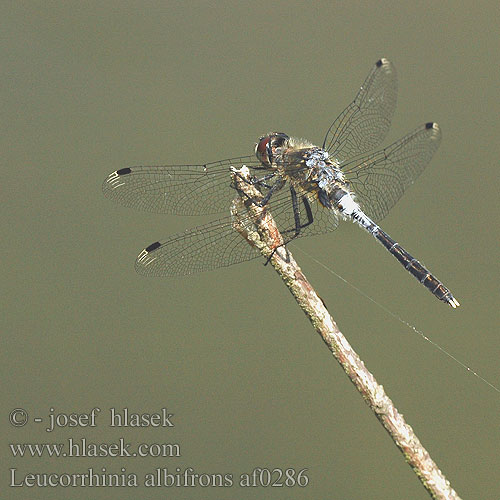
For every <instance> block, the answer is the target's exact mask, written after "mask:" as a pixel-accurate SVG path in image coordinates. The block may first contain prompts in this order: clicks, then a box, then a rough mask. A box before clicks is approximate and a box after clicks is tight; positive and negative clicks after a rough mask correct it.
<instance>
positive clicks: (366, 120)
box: [323, 59, 397, 164]
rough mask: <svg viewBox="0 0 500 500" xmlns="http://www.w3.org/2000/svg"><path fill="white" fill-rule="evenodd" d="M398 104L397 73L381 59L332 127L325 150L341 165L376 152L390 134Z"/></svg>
mask: <svg viewBox="0 0 500 500" xmlns="http://www.w3.org/2000/svg"><path fill="white" fill-rule="evenodd" d="M396 100H397V76H396V70H395V68H394V66H393V65H392V63H391V62H390V61H388V60H387V59H380V60H379V61H377V62H376V63H375V66H374V67H373V69H372V70H371V72H370V74H369V75H368V77H367V78H366V80H365V81H364V83H363V85H362V86H361V89H360V90H359V92H358V94H357V95H356V98H355V99H354V101H353V102H352V103H351V104H349V106H347V108H345V110H344V111H343V112H342V113H341V114H340V115H339V116H338V117H337V119H336V120H335V121H334V122H333V123H332V124H331V126H330V128H329V129H328V132H327V133H326V136H325V140H324V141H323V149H326V150H327V151H328V152H329V153H330V156H331V157H333V158H336V159H337V160H338V161H339V162H340V163H341V164H342V163H343V162H345V161H346V160H348V159H350V158H352V157H353V156H355V155H358V154H363V153H366V152H368V151H370V150H372V149H374V148H376V147H377V146H378V145H379V144H380V143H381V142H382V141H383V140H384V138H385V136H386V135H387V132H388V131H389V127H390V125H391V120H392V115H393V114H394V109H395V108H396Z"/></svg>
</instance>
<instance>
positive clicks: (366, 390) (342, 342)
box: [232, 167, 460, 500]
mask: <svg viewBox="0 0 500 500" xmlns="http://www.w3.org/2000/svg"><path fill="white" fill-rule="evenodd" d="M248 176H249V173H248V169H246V168H245V167H243V168H242V169H241V170H233V172H232V177H233V183H234V185H235V187H236V189H237V190H238V192H239V194H240V196H241V198H238V199H236V200H235V201H234V202H233V206H232V214H233V218H234V223H233V225H234V228H235V229H236V230H237V231H238V232H239V233H240V234H241V235H242V236H243V237H244V238H245V239H246V240H247V241H248V243H249V244H250V245H252V246H254V247H256V248H258V249H259V250H260V251H261V253H262V255H264V256H265V257H266V258H268V259H269V258H270V263H271V264H272V266H273V267H274V269H275V270H276V271H277V272H278V274H279V275H280V276H281V278H282V279H283V281H284V282H285V284H286V286H287V287H288V289H289V290H290V292H291V293H292V295H293V296H294V297H295V300H296V301H297V303H298V304H299V306H300V308H301V309H302V310H303V311H304V313H305V314H306V315H307V317H308V318H309V320H310V321H311V323H312V324H313V326H314V328H315V329H316V331H317V332H318V333H319V334H320V335H321V338H322V339H323V341H324V342H325V344H326V345H327V346H328V349H330V351H331V352H332V354H333V355H334V356H335V358H336V359H337V361H338V362H339V363H340V364H341V366H342V368H343V369H344V371H345V372H346V373H347V375H348V376H349V378H350V379H351V381H352V382H353V384H354V385H355V386H356V388H357V389H358V391H359V392H360V393H361V395H362V396H363V398H364V400H365V401H366V403H367V404H368V406H369V407H370V408H371V409H372V411H373V412H374V413H375V415H376V416H377V418H378V419H379V421H380V422H381V423H382V425H383V426H384V427H385V429H386V430H387V432H388V433H389V435H390V436H391V437H392V439H393V441H394V442H395V443H396V445H397V446H398V448H399V449H400V450H401V451H402V452H403V454H404V456H405V459H406V461H407V462H408V464H409V465H410V466H411V467H412V469H413V470H414V472H415V473H416V474H417V476H418V477H419V479H420V481H421V482H422V484H423V485H424V486H425V488H426V489H427V490H428V492H429V493H430V494H431V496H432V498H435V499H440V500H449V499H459V498H460V497H459V496H458V494H457V493H456V492H455V491H454V490H453V488H452V487H451V485H450V483H449V481H448V480H447V479H446V478H445V476H444V475H443V474H442V473H441V471H440V470H439V468H438V467H437V465H436V463H435V462H434V461H433V460H432V459H431V457H430V456H429V453H428V452H427V450H426V449H425V448H424V447H423V446H422V444H421V443H420V441H419V439H418V438H417V436H416V435H415V433H414V432H413V429H412V428H411V427H410V426H409V425H408V424H407V423H406V422H405V420H404V418H403V416H402V415H401V414H400V413H399V412H398V410H397V409H396V408H395V406H394V404H393V403H392V401H391V400H390V399H389V397H388V396H387V394H386V393H385V391H384V388H383V387H382V386H381V385H379V384H378V383H377V381H376V380H375V377H374V376H373V375H372V374H371V373H370V372H369V371H368V370H367V369H366V367H365V365H364V363H363V362H362V361H361V359H360V358H359V356H358V355H357V354H356V352H355V351H354V350H353V348H352V347H351V345H350V344H349V342H348V341H347V340H346V338H345V337H344V336H343V335H342V333H341V332H340V330H339V329H338V327H337V325H336V323H335V321H334V320H333V318H332V316H331V315H330V313H329V312H328V310H327V309H326V307H325V305H324V303H323V301H322V300H321V299H320V297H319V296H318V295H317V294H316V292H315V291H314V289H313V288H312V286H311V285H310V283H309V282H308V281H307V279H306V277H305V276H304V274H303V273H302V271H301V270H300V268H299V266H298V265H297V263H296V262H295V260H294V258H293V256H292V255H291V253H290V252H289V251H288V250H287V249H286V248H285V247H283V246H280V245H282V244H283V238H282V236H281V234H280V232H279V231H278V228H277V227H276V224H275V222H274V220H273V218H272V215H271V213H270V212H268V211H267V209H266V207H264V208H262V207H259V206H258V205H256V204H255V203H252V201H251V199H252V200H259V199H261V198H262V194H261V193H260V192H259V191H258V189H256V187H255V186H253V185H251V184H250V183H249V182H245V179H247V180H248V179H249V177H248ZM271 204H272V203H271Z"/></svg>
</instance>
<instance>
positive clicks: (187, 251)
mask: <svg viewBox="0 0 500 500" xmlns="http://www.w3.org/2000/svg"><path fill="white" fill-rule="evenodd" d="M234 193H236V191H234ZM234 197H235V196H234V195H233V198H234ZM229 204H230V202H229V203H228V202H227V200H226V209H228V211H229V206H228V205H229ZM266 206H267V207H268V210H270V213H271V215H272V216H273V217H274V219H275V221H276V224H277V226H278V228H279V229H280V231H281V232H282V235H283V238H284V239H285V242H286V241H290V240H291V239H292V238H293V237H294V235H295V218H294V214H293V209H292V202H291V195H290V190H289V188H288V186H284V187H283V188H282V189H281V190H280V191H278V192H277V193H275V194H274V195H273V196H272V198H271V200H270V202H269V204H268V205H266ZM311 210H312V213H313V217H314V223H313V224H310V225H308V226H307V227H304V228H302V229H301V230H300V233H299V237H302V236H310V235H313V234H318V233H323V232H326V231H333V230H334V229H335V228H336V227H337V224H338V219H337V216H336V214H335V212H333V211H332V210H327V209H324V208H323V207H321V206H320V205H319V204H318V203H312V204H311ZM298 214H299V217H300V221H301V222H302V223H304V222H306V221H307V214H306V208H305V205H304V203H303V201H301V202H300V203H299V207H298ZM233 222H234V219H233V217H232V216H228V217H225V218H222V219H219V220H217V221H214V222H211V223H208V224H206V225H204V226H200V227H195V228H192V229H189V230H187V231H185V232H182V233H179V234H175V235H173V236H170V237H168V238H167V239H166V240H163V241H161V242H159V241H158V242H155V243H152V244H151V245H149V246H148V247H147V248H145V249H144V250H143V251H142V252H141V253H140V254H139V256H138V257H137V260H136V263H135V268H136V270H137V272H138V273H139V274H143V275H146V276H179V275H185V274H193V273H197V272H201V271H208V270H212V269H217V268H219V267H226V266H230V265H232V264H237V263H239V262H244V261H247V260H251V259H254V258H256V257H258V256H259V255H260V252H259V251H258V250H256V249H255V248H254V247H252V246H250V244H249V243H248V241H247V240H246V239H245V238H243V236H241V234H240V233H238V232H237V231H236V230H235V229H234V228H233ZM240 223H242V224H243V226H245V227H246V226H247V225H250V226H252V223H251V221H250V219H249V218H248V217H247V216H243V215H242V216H241V219H240Z"/></svg>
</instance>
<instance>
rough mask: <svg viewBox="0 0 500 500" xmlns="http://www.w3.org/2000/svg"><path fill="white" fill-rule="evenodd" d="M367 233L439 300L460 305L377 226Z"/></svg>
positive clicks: (454, 305)
mask: <svg viewBox="0 0 500 500" xmlns="http://www.w3.org/2000/svg"><path fill="white" fill-rule="evenodd" d="M369 232H370V233H371V234H372V235H373V236H374V237H375V238H376V239H377V240H378V241H379V242H380V243H382V245H383V246H384V247H385V248H387V250H389V252H390V253H391V254H392V255H394V257H396V259H397V260H398V261H399V262H400V263H401V264H402V265H403V266H404V267H405V269H407V270H408V271H409V272H410V273H411V274H412V275H413V276H415V278H417V280H418V281H420V283H422V284H423V285H424V286H425V287H426V288H428V289H429V291H430V292H431V293H433V294H434V295H435V296H436V297H437V298H438V299H439V300H442V301H443V302H447V303H448V304H450V306H451V307H453V308H456V307H458V306H459V305H460V303H459V302H458V300H457V299H455V297H453V295H452V293H451V292H450V291H449V290H448V288H446V287H445V286H444V285H443V283H441V281H439V280H438V279H437V278H436V277H435V276H433V275H432V274H431V273H430V272H429V271H428V270H427V269H426V268H425V267H424V266H423V265H422V264H420V262H419V261H418V260H417V259H415V257H413V256H412V255H410V254H409V253H408V252H407V251H406V250H405V249H404V248H403V247H402V246H401V245H400V244H399V243H396V242H395V241H394V240H393V239H392V238H391V237H390V236H389V235H388V234H387V233H386V232H385V231H382V229H380V228H379V227H378V226H376V227H375V228H373V230H371V231H370V230H369Z"/></svg>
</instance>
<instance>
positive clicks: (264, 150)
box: [255, 135, 271, 166]
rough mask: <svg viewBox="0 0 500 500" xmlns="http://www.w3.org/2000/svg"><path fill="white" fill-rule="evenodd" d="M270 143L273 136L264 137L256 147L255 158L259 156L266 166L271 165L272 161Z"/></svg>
mask: <svg viewBox="0 0 500 500" xmlns="http://www.w3.org/2000/svg"><path fill="white" fill-rule="evenodd" d="M270 142H271V135H265V136H262V137H261V138H260V139H259V142H258V143H257V144H256V145H255V156H257V158H258V160H259V161H260V162H261V163H262V164H263V165H264V166H269V165H270V164H271V160H270V153H271V148H270Z"/></svg>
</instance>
